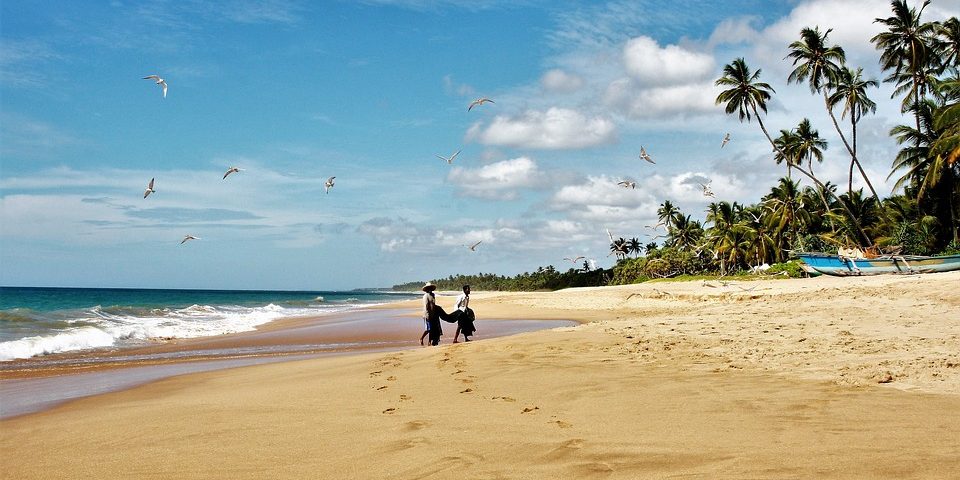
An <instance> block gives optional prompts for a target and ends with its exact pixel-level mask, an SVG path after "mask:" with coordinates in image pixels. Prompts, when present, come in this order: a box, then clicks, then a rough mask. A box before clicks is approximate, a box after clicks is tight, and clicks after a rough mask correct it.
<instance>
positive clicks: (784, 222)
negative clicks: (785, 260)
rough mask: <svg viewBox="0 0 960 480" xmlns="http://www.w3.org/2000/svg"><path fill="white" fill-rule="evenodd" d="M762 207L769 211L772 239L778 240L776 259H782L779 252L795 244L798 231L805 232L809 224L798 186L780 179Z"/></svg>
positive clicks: (785, 179)
mask: <svg viewBox="0 0 960 480" xmlns="http://www.w3.org/2000/svg"><path fill="white" fill-rule="evenodd" d="M763 205H764V206H766V208H767V209H769V217H770V225H771V227H773V234H774V238H775V239H776V240H778V241H777V243H778V245H779V248H778V254H777V257H778V258H782V255H781V254H780V253H779V252H783V251H784V249H787V248H789V247H790V246H791V245H794V244H796V243H797V238H798V237H799V231H801V230H805V229H806V227H807V225H808V224H809V223H810V215H809V212H808V211H807V210H806V209H805V208H804V206H805V203H804V201H803V195H802V193H801V191H800V188H799V184H797V183H796V182H794V181H792V180H790V179H789V178H781V179H780V183H779V184H778V185H777V186H775V187H773V188H772V189H770V193H768V194H767V195H766V196H765V197H764V198H763Z"/></svg>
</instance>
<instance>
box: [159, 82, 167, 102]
mask: <svg viewBox="0 0 960 480" xmlns="http://www.w3.org/2000/svg"><path fill="white" fill-rule="evenodd" d="M160 86H161V87H162V88H163V98H167V82H165V81H163V80H161V81H160Z"/></svg>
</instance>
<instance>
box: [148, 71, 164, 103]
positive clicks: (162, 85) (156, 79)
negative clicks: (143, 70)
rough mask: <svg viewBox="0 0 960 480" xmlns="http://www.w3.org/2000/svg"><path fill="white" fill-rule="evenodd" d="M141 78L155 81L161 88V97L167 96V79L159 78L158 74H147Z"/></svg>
mask: <svg viewBox="0 0 960 480" xmlns="http://www.w3.org/2000/svg"><path fill="white" fill-rule="evenodd" d="M143 79H144V80H154V81H156V83H157V85H160V88H162V89H163V98H167V81H166V80H164V79H162V78H160V75H147V76H146V77H143Z"/></svg>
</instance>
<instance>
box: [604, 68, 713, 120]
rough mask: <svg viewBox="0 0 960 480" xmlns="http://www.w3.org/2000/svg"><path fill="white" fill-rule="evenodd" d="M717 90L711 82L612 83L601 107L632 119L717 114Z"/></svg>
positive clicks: (625, 81) (622, 80)
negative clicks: (643, 84)
mask: <svg viewBox="0 0 960 480" xmlns="http://www.w3.org/2000/svg"><path fill="white" fill-rule="evenodd" d="M718 93H719V89H718V88H717V87H715V86H714V85H713V83H712V82H704V83H700V84H687V85H672V86H662V87H653V88H639V87H638V85H637V84H636V83H635V82H634V81H632V80H630V79H627V78H623V79H619V80H616V81H614V82H611V83H610V85H608V86H607V90H606V91H605V92H604V94H603V97H602V98H603V100H602V101H603V105H605V106H607V107H608V108H610V109H613V110H615V111H618V112H620V113H621V114H623V115H626V116H628V117H630V118H634V119H642V118H662V117H663V116H665V115H669V116H681V117H682V116H685V115H689V114H697V113H711V112H716V111H717V110H718V107H717V106H716V105H715V103H714V99H715V98H716V96H717V94H718Z"/></svg>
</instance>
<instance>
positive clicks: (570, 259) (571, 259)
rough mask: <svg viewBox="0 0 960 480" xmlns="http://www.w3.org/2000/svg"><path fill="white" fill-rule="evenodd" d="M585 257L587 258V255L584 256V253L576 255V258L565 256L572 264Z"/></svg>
mask: <svg viewBox="0 0 960 480" xmlns="http://www.w3.org/2000/svg"><path fill="white" fill-rule="evenodd" d="M584 258H587V257H584V256H583V255H578V256H576V257H574V258H570V257H563V259H564V260H568V261H569V262H570V263H572V264H574V265H576V264H577V262H579V261H580V260H581V259H584Z"/></svg>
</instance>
